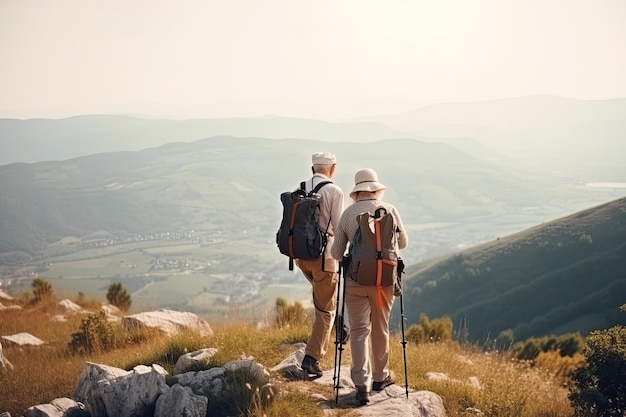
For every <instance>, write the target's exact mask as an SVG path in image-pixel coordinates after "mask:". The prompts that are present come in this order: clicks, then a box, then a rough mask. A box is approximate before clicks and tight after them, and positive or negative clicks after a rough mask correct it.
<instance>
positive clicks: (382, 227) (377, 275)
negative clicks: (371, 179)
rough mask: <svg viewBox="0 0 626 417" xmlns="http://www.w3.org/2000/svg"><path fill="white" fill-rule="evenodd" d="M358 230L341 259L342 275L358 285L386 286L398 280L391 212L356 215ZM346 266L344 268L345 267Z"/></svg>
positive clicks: (393, 223) (381, 209)
mask: <svg viewBox="0 0 626 417" xmlns="http://www.w3.org/2000/svg"><path fill="white" fill-rule="evenodd" d="M357 222H358V224H359V228H358V229H357V232H356V235H355V237H354V239H353V241H352V243H351V244H350V249H349V250H348V259H347V260H344V268H345V271H346V272H345V273H346V276H347V277H349V278H351V279H352V280H354V281H356V282H357V283H359V284H361V285H373V286H377V287H386V286H388V285H393V284H396V283H397V281H398V261H400V263H401V260H400V259H399V257H398V235H397V232H398V231H399V229H398V226H397V225H396V222H395V219H394V217H393V216H392V214H391V213H387V210H386V209H385V208H383V207H379V208H377V209H376V211H375V212H374V215H373V216H372V215H371V214H370V213H368V212H366V213H362V214H359V215H358V216H357ZM346 263H347V264H348V265H345V264H346Z"/></svg>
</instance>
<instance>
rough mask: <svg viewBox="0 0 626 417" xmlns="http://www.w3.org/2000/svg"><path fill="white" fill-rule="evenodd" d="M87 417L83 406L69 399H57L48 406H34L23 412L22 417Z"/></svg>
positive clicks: (87, 414)
mask: <svg viewBox="0 0 626 417" xmlns="http://www.w3.org/2000/svg"><path fill="white" fill-rule="evenodd" d="M67 416H72V417H89V413H88V412H87V411H86V410H85V406H84V405H83V404H81V403H79V402H76V401H74V400H72V399H70V398H57V399H54V400H52V402H51V403H50V404H40V405H34V406H32V407H29V408H27V409H26V410H25V411H24V417H67Z"/></svg>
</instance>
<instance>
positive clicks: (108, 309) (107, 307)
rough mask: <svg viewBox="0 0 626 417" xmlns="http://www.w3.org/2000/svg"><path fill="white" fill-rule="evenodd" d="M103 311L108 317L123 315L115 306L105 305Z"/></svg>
mask: <svg viewBox="0 0 626 417" xmlns="http://www.w3.org/2000/svg"><path fill="white" fill-rule="evenodd" d="M101 310H102V311H104V312H105V313H107V316H109V315H111V316H116V315H119V314H122V311H121V310H120V309H119V308H118V307H117V306H114V305H113V304H103V305H102V307H101Z"/></svg>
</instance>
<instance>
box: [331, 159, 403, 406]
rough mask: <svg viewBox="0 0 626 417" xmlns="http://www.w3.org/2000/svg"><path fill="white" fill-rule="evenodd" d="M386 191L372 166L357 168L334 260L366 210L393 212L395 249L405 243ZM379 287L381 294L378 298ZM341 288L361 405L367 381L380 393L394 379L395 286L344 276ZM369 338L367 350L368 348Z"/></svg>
mask: <svg viewBox="0 0 626 417" xmlns="http://www.w3.org/2000/svg"><path fill="white" fill-rule="evenodd" d="M385 189H386V187H385V186H384V185H383V184H381V183H380V182H379V181H378V175H377V174H376V171H374V170H373V169H370V168H365V169H361V170H359V171H357V173H356V174H355V176H354V188H353V189H352V191H351V192H350V197H351V198H352V200H353V203H352V204H351V205H350V206H349V207H347V208H346V210H345V211H344V212H343V214H342V215H341V219H340V220H339V224H338V225H337V227H336V228H335V241H334V243H333V246H332V248H331V255H332V257H333V258H335V259H337V260H341V259H342V258H343V255H344V253H345V250H346V246H347V245H348V243H352V242H353V241H354V238H355V235H356V234H357V230H358V228H359V223H358V220H357V216H358V215H360V214H362V213H365V212H368V213H370V215H372V216H373V215H374V214H375V212H376V210H377V209H379V208H381V207H382V208H384V209H385V210H386V212H387V213H391V214H392V216H393V218H394V220H395V223H396V225H397V227H398V229H397V231H396V235H397V242H398V249H404V248H405V247H406V246H407V244H408V236H407V234H406V231H405V230H404V226H403V225H402V219H401V218H400V215H399V214H398V211H397V210H396V208H395V207H394V206H393V205H391V204H389V203H386V202H384V201H382V198H383V194H384V190H385ZM380 291H382V292H384V293H383V294H382V297H381V294H380ZM345 292H346V295H345V305H346V308H347V309H348V320H349V324H350V334H351V338H350V350H351V356H352V364H351V366H350V376H351V378H352V381H353V382H354V385H355V386H356V389H357V392H356V398H357V400H358V401H359V403H360V404H361V405H365V404H367V403H368V402H369V386H370V383H371V389H372V390H373V391H382V390H383V389H384V388H385V387H387V386H389V385H391V384H394V383H395V381H396V379H395V375H394V373H393V371H391V370H390V369H389V316H390V315H391V307H392V306H393V301H394V286H393V285H388V286H385V287H382V288H381V287H377V286H376V285H361V284H359V283H357V282H356V281H354V280H352V279H350V278H345ZM370 339H371V348H372V352H371V354H370V352H369V346H368V345H369V342H370Z"/></svg>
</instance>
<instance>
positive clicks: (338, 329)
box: [333, 262, 345, 404]
mask: <svg viewBox="0 0 626 417" xmlns="http://www.w3.org/2000/svg"><path fill="white" fill-rule="evenodd" d="M341 269H342V263H341V262H339V276H338V280H337V302H336V307H335V368H334V370H333V384H334V386H333V388H334V389H335V392H336V394H335V404H337V403H338V402H339V376H340V373H341V353H342V352H343V344H342V343H341V342H342V337H343V299H342V301H341V304H342V308H341V314H340V313H339V295H340V291H341V288H342V286H341ZM343 288H344V292H345V284H344V286H343ZM337 351H339V355H337Z"/></svg>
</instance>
